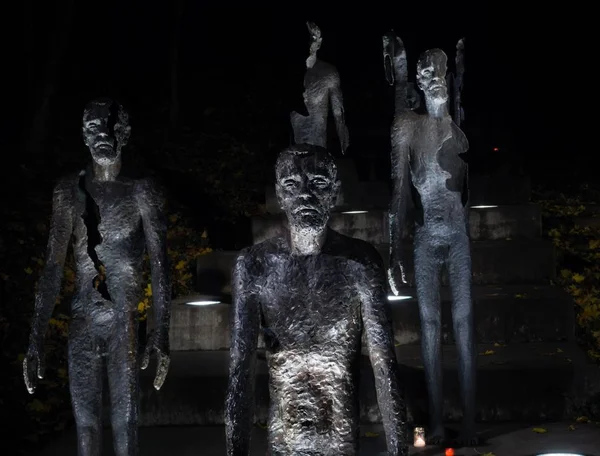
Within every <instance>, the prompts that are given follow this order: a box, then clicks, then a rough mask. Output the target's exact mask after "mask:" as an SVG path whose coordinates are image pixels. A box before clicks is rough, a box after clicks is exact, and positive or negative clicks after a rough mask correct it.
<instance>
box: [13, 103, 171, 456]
mask: <svg viewBox="0 0 600 456" xmlns="http://www.w3.org/2000/svg"><path fill="white" fill-rule="evenodd" d="M130 130H131V128H130V126H129V122H128V114H127V113H126V111H125V110H124V109H123V107H122V106H121V105H120V104H118V103H116V102H114V101H112V100H109V99H98V100H94V101H92V102H91V103H89V104H88V105H87V106H86V108H85V110H84V113H83V138H84V141H85V144H86V146H87V147H88V148H89V150H90V153H91V155H92V163H91V165H90V166H89V167H88V168H87V169H86V170H84V171H81V172H80V173H79V174H75V175H71V176H67V177H65V178H63V179H62V180H60V181H59V183H58V184H57V185H56V187H55V189H54V195H53V204H52V221H51V225H50V234H49V240H48V248H47V252H46V263H45V266H44V270H43V273H42V276H41V278H40V280H39V284H38V290H37V293H36V296H35V310H34V315H33V320H32V329H31V335H30V342H29V349H28V350H27V354H26V356H25V360H24V361H23V374H24V377H25V384H26V386H27V389H28V391H29V392H30V393H32V394H33V393H34V391H35V388H36V384H37V379H41V378H43V376H44V337H45V334H46V329H47V327H48V322H49V319H50V316H51V315H52V310H53V308H54V303H55V300H56V297H57V295H58V292H59V290H60V286H61V279H62V275H63V264H64V261H65V256H66V254H67V248H68V245H69V243H71V242H72V246H73V253H74V256H75V265H76V286H75V295H74V297H73V301H72V304H71V315H72V320H71V324H70V327H69V342H68V344H69V347H68V367H69V388H70V392H71V401H72V405H73V414H74V416H75V424H76V428H77V441H78V454H79V455H80V456H99V455H100V454H102V452H101V442H102V421H101V410H102V383H103V382H102V378H103V368H104V366H106V370H107V373H108V386H109V393H110V403H111V423H112V432H113V439H114V453H115V455H116V456H133V455H137V454H138V441H137V440H138V439H137V423H138V368H139V367H141V368H142V369H145V368H146V367H147V366H148V363H149V357H150V355H151V354H152V353H156V355H157V362H158V366H157V372H156V377H155V380H154V387H155V388H156V389H157V390H158V389H160V387H161V386H162V384H163V382H164V380H165V376H166V375H167V371H168V368H169V360H170V358H169V319H170V303H171V287H170V282H169V275H168V259H167V249H166V234H167V233H166V214H165V212H164V198H163V196H162V194H161V192H159V190H158V188H157V187H156V186H155V185H154V184H153V183H152V182H151V181H150V180H147V179H143V180H131V179H127V178H125V177H121V176H120V175H119V171H120V168H121V148H122V147H123V146H124V145H125V144H126V143H127V140H128V138H129V135H130ZM145 249H147V251H148V254H149V256H150V260H151V267H152V274H151V276H152V293H153V299H154V309H153V311H154V317H155V321H156V324H155V328H156V329H155V331H154V332H153V334H152V335H151V336H150V339H149V341H148V344H147V346H146V351H145V353H144V355H143V358H142V360H141V363H140V362H139V360H138V319H137V317H138V315H137V312H138V311H137V304H138V302H139V300H140V293H141V291H142V290H141V283H140V279H141V277H142V271H141V266H142V260H143V255H144V251H145Z"/></svg>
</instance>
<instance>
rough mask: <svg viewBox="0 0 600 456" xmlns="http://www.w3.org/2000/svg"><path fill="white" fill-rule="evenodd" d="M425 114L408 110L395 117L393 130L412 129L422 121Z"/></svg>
mask: <svg viewBox="0 0 600 456" xmlns="http://www.w3.org/2000/svg"><path fill="white" fill-rule="evenodd" d="M422 117H423V114H418V113H416V112H414V111H411V110H407V111H405V112H403V113H401V114H398V115H396V116H395V117H394V124H393V128H395V129H398V128H412V127H413V126H414V125H415V124H417V123H418V122H419V121H420V120H422Z"/></svg>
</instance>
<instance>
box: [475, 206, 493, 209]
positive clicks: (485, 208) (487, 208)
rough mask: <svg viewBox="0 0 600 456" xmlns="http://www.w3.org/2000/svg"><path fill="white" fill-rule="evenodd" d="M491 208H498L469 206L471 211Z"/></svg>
mask: <svg viewBox="0 0 600 456" xmlns="http://www.w3.org/2000/svg"><path fill="white" fill-rule="evenodd" d="M491 207H498V206H471V209H489V208H491Z"/></svg>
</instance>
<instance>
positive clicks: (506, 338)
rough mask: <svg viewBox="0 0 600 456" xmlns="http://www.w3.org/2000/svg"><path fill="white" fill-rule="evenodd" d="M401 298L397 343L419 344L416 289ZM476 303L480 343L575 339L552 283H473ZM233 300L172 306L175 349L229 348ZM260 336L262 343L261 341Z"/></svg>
mask: <svg viewBox="0 0 600 456" xmlns="http://www.w3.org/2000/svg"><path fill="white" fill-rule="evenodd" d="M402 297H403V298H405V299H403V300H399V301H391V302H390V307H391V310H392V318H393V322H394V335H395V341H396V344H397V345H406V344H418V343H419V341H420V339H421V324H420V317H419V307H418V303H417V299H416V291H415V290H414V289H413V288H407V289H405V290H403V296H402ZM441 298H442V331H443V333H442V337H443V343H445V344H453V343H454V336H453V330H452V318H451V311H450V309H451V295H450V290H449V289H448V288H447V287H444V288H442V290H441ZM473 307H474V313H475V323H476V331H477V341H478V342H479V343H492V344H493V343H515V342H542V341H548V342H550V341H564V340H573V328H574V307H573V303H572V301H571V298H570V297H569V296H568V295H567V294H566V293H565V292H564V291H562V290H561V289H559V288H557V287H551V286H531V285H514V286H502V287H497V286H474V287H473ZM230 311H231V306H230V305H229V304H215V305H209V306H191V305H183V304H179V305H177V304H176V305H173V307H172V312H171V331H170V342H171V349H172V350H174V351H180V350H227V349H229V347H230V338H229V336H230ZM263 345H264V344H263V342H262V338H261V340H260V346H263Z"/></svg>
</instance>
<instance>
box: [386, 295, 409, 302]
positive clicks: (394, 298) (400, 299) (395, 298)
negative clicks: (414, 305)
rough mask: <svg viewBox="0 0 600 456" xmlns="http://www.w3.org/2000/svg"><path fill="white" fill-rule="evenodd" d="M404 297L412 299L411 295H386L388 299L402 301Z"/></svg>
mask: <svg viewBox="0 0 600 456" xmlns="http://www.w3.org/2000/svg"><path fill="white" fill-rule="evenodd" d="M405 299H412V296H403V295H400V296H395V295H389V296H388V301H404V300H405Z"/></svg>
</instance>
